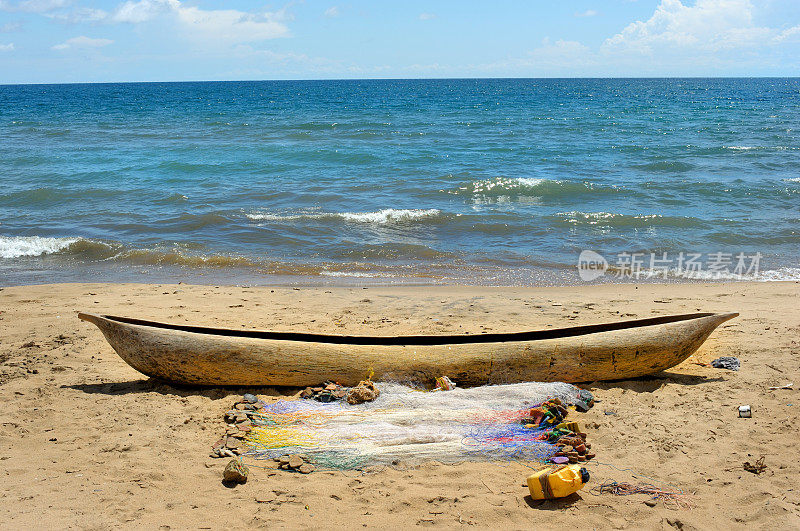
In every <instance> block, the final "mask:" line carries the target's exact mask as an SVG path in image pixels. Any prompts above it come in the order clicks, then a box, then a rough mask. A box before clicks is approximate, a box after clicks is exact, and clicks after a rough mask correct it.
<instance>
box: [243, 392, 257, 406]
mask: <svg viewBox="0 0 800 531" xmlns="http://www.w3.org/2000/svg"><path fill="white" fill-rule="evenodd" d="M244 401H245V402H247V403H248V404H255V403H256V402H258V397H256V395H253V394H250V393H245V395H244Z"/></svg>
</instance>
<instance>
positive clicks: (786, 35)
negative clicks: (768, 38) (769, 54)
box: [773, 26, 800, 42]
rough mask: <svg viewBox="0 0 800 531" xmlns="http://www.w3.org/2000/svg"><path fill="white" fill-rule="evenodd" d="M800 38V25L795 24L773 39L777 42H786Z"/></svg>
mask: <svg viewBox="0 0 800 531" xmlns="http://www.w3.org/2000/svg"><path fill="white" fill-rule="evenodd" d="M795 39H797V40H800V26H794V27H791V28H789V29H785V30H783V31H781V32H780V33H779V34H777V35H776V36H775V38H774V39H773V40H774V41H775V42H784V41H792V40H795Z"/></svg>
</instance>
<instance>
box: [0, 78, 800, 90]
mask: <svg viewBox="0 0 800 531" xmlns="http://www.w3.org/2000/svg"><path fill="white" fill-rule="evenodd" d="M565 79H569V80H631V79H635V80H658V79H800V76H618V77H617V76H614V77H612V76H607V77H604V76H571V77H563V76H544V77H525V76H505V77H364V78H355V77H353V78H350V77H343V78H281V79H189V80H160V81H157V80H145V81H53V82H20V83H0V87H13V86H32V85H122V84H131V85H132V84H155V83H264V82H270V83H274V82H287V83H289V82H307V81H317V82H329V81H490V80H500V81H501V80H565Z"/></svg>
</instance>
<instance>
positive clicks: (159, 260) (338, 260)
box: [0, 78, 800, 285]
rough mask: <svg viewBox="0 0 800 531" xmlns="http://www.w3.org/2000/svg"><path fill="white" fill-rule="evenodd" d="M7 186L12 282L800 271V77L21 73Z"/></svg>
mask: <svg viewBox="0 0 800 531" xmlns="http://www.w3.org/2000/svg"><path fill="white" fill-rule="evenodd" d="M0 182H1V183H2V186H1V187H0V284H2V285H14V284H28V283H40V282H64V281H135V282H177V281H180V280H182V281H186V282H202V283H240V284H243V283H244V284H258V283H260V284H328V283H345V284H346V283H386V284H394V283H469V284H496V285H552V284H573V283H580V282H582V280H581V279H580V278H579V275H578V269H577V264H578V257H579V255H580V254H581V252H582V251H587V250H591V251H594V252H595V253H597V254H598V255H600V256H602V257H604V259H605V260H607V261H608V263H609V264H610V265H611V267H610V268H609V269H608V272H607V273H608V274H606V275H605V276H603V277H601V278H599V279H597V280H595V281H597V282H602V281H607V282H614V281H625V280H626V276H625V275H624V274H616V275H615V274H612V273H613V272H614V271H617V272H618V273H619V272H620V271H625V269H624V268H622V267H616V268H615V267H614V264H617V265H618V266H619V265H620V264H623V262H624V261H625V258H620V257H627V256H639V257H641V258H642V261H643V262H642V263H643V264H644V265H645V269H647V268H650V269H649V270H650V272H651V273H652V272H653V271H654V270H655V268H654V267H651V266H653V265H654V263H653V261H652V260H653V258H654V257H656V258H658V259H659V260H660V263H661V264H663V263H665V262H666V263H669V264H670V267H666V268H663V273H664V278H666V279H668V281H683V280H684V279H687V277H686V276H685V275H682V274H681V269H680V264H681V263H682V261H683V259H684V257H687V256H690V255H693V256H696V257H699V258H698V259H697V263H699V264H700V267H699V269H700V270H702V271H701V272H702V273H703V274H705V276H703V275H700V277H698V278H702V279H713V278H723V279H736V278H747V279H756V280H778V279H800V79H786V78H781V79H764V78H759V79H480V80H472V79H471V80H463V79H462V80H364V81H358V80H353V81H263V82H197V83H119V84H117V83H115V84H73V85H5V86H0ZM756 255H757V256H758V257H759V259H758V260H755V259H754V258H753V257H755V256H756ZM737 256H738V257H739V258H740V260H739V262H741V258H742V257H744V258H747V259H748V260H749V263H748V267H747V268H746V270H744V269H741V268H740V269H739V270H738V271H736V264H737ZM715 257H716V258H715ZM720 257H723V258H724V259H723V260H720V259H719V258H720ZM712 262H713V263H712ZM753 262H757V263H756V264H755V265H756V266H757V267H753ZM714 264H716V269H715V267H714ZM720 264H723V265H726V266H727V268H721V267H720ZM740 265H741V263H740ZM650 276H652V275H650ZM628 279H629V278H628Z"/></svg>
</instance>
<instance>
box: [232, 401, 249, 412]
mask: <svg viewBox="0 0 800 531" xmlns="http://www.w3.org/2000/svg"><path fill="white" fill-rule="evenodd" d="M233 407H235V408H236V409H238V410H239V411H242V410H244V409H246V408H247V404H245V403H243V402H239V403H238V404H236V405H235V406H233Z"/></svg>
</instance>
